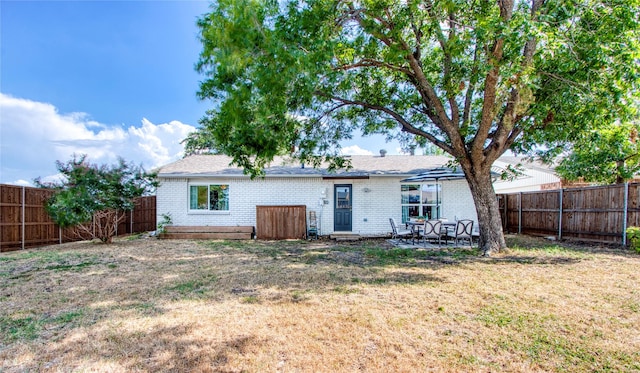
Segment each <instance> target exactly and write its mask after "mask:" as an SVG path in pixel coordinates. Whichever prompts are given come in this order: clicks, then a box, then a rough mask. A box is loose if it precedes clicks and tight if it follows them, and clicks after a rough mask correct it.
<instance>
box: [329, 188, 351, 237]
mask: <svg viewBox="0 0 640 373" xmlns="http://www.w3.org/2000/svg"><path fill="white" fill-rule="evenodd" d="M351 197H352V194H351V184H347V185H336V186H335V187H334V201H335V206H334V213H333V230H334V231H336V232H345V231H346V232H351V229H352V225H351V205H352V203H351V202H352V201H351Z"/></svg>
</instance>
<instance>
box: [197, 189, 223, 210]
mask: <svg viewBox="0 0 640 373" xmlns="http://www.w3.org/2000/svg"><path fill="white" fill-rule="evenodd" d="M189 210H202V211H229V185H227V184H208V185H206V184H205V185H190V186H189Z"/></svg>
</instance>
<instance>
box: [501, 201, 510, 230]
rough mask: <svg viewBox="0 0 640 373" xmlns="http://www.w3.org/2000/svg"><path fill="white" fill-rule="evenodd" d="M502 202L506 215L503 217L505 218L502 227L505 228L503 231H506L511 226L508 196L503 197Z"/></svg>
mask: <svg viewBox="0 0 640 373" xmlns="http://www.w3.org/2000/svg"><path fill="white" fill-rule="evenodd" d="M502 202H503V203H504V214H503V215H502V216H504V220H503V221H502V226H503V227H504V228H503V229H504V230H505V231H506V230H507V227H508V226H509V218H508V213H509V209H508V208H507V205H508V203H509V195H508V194H503V195H502Z"/></svg>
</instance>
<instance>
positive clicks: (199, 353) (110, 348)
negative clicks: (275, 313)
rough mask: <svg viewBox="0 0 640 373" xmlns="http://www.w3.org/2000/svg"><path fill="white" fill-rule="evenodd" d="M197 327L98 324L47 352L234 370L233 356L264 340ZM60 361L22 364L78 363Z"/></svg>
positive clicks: (136, 367)
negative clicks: (223, 335)
mask: <svg viewBox="0 0 640 373" xmlns="http://www.w3.org/2000/svg"><path fill="white" fill-rule="evenodd" d="M197 328H198V327H197V325H194V324H187V325H185V324H179V325H175V326H165V327H154V328H152V329H151V330H148V331H140V330H136V331H130V330H123V328H122V327H119V328H118V329H117V330H113V329H111V328H94V329H93V330H95V332H93V333H91V334H85V335H83V336H82V337H81V338H78V337H72V338H67V339H65V340H62V341H60V342H58V343H56V344H55V347H54V348H52V349H50V350H49V351H47V352H48V355H49V356H52V357H59V356H64V360H63V362H85V363H86V362H88V363H89V364H92V363H95V364H99V365H103V364H105V363H108V364H115V365H116V366H117V370H119V369H122V370H123V371H146V372H186V371H215V372H227V371H228V372H231V371H236V370H235V369H231V368H230V363H232V362H233V358H234V356H241V355H245V354H251V353H252V352H255V351H258V350H259V349H260V346H261V345H262V344H263V343H265V342H266V341H264V340H260V339H258V338H257V337H255V336H253V335H246V334H245V335H235V336H230V337H229V338H227V339H225V340H219V338H211V337H208V336H206V335H203V334H202V333H197V332H196V331H197ZM57 361H59V360H58V359H53V360H52V361H51V362H46V363H44V364H42V362H38V363H37V364H38V366H35V365H34V366H22V367H21V368H22V369H24V370H25V371H28V370H31V369H33V370H39V369H41V368H43V367H44V368H45V369H53V370H56V369H61V370H65V371H67V370H69V371H72V370H75V369H78V368H80V367H77V366H67V365H64V363H56V362H57ZM34 363H35V362H34ZM58 364H59V365H60V366H57V365H58ZM231 366H233V364H231ZM82 368H84V369H86V368H87V367H82ZM94 368H95V367H94Z"/></svg>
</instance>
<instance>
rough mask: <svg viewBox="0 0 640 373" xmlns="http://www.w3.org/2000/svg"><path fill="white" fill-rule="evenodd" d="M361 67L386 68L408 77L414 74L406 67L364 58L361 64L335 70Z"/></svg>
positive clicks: (344, 66)
mask: <svg viewBox="0 0 640 373" xmlns="http://www.w3.org/2000/svg"><path fill="white" fill-rule="evenodd" d="M359 67H384V68H387V69H390V70H393V71H398V72H401V73H403V74H407V75H412V74H413V72H412V71H411V70H409V69H408V68H406V67H402V66H396V65H393V64H390V63H387V62H383V61H377V60H374V59H370V58H364V59H362V60H360V61H359V62H356V63H352V64H347V65H341V66H337V67H335V68H334V70H351V69H357V68H359Z"/></svg>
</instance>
